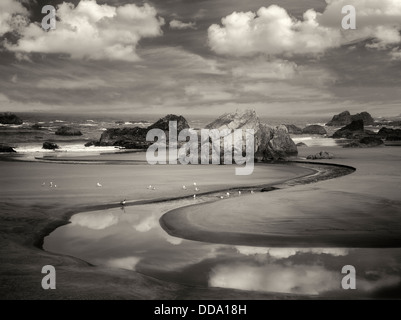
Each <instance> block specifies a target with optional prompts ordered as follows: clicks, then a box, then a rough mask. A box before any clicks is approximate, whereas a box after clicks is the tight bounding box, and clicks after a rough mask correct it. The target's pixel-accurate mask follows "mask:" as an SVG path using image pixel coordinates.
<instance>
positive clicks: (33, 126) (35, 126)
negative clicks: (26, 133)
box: [31, 123, 42, 130]
mask: <svg viewBox="0 0 401 320" xmlns="http://www.w3.org/2000/svg"><path fill="white" fill-rule="evenodd" d="M31 128H32V129H34V130H40V129H42V126H41V125H40V124H39V123H35V124H33V125H32V126H31Z"/></svg>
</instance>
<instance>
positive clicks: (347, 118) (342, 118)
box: [326, 111, 375, 127]
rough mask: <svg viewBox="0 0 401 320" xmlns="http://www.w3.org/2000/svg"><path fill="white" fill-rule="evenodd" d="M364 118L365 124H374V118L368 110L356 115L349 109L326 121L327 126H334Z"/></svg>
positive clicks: (344, 124)
mask: <svg viewBox="0 0 401 320" xmlns="http://www.w3.org/2000/svg"><path fill="white" fill-rule="evenodd" d="M356 120H362V121H363V123H364V125H365V126H367V125H372V124H374V122H375V121H374V119H373V118H372V116H371V115H370V114H369V113H368V112H365V111H364V112H361V113H357V114H354V115H351V114H350V113H349V111H344V112H341V113H340V114H337V115H335V116H333V118H332V119H331V121H329V122H328V123H326V126H334V127H342V126H346V125H348V124H350V123H351V122H352V121H356Z"/></svg>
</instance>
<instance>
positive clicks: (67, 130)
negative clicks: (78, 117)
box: [56, 126, 82, 136]
mask: <svg viewBox="0 0 401 320" xmlns="http://www.w3.org/2000/svg"><path fill="white" fill-rule="evenodd" d="M56 134H57V135H59V136H82V132H81V131H79V130H78V129H75V128H72V127H67V126H62V127H60V128H58V129H57V131H56Z"/></svg>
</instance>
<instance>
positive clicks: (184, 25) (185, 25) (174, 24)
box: [170, 19, 196, 30]
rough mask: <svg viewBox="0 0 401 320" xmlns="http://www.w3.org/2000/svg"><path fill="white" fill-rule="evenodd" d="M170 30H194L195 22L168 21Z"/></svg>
mask: <svg viewBox="0 0 401 320" xmlns="http://www.w3.org/2000/svg"><path fill="white" fill-rule="evenodd" d="M170 28H171V29H178V30H185V29H196V23H195V22H182V21H179V20H176V19H174V20H171V21H170Z"/></svg>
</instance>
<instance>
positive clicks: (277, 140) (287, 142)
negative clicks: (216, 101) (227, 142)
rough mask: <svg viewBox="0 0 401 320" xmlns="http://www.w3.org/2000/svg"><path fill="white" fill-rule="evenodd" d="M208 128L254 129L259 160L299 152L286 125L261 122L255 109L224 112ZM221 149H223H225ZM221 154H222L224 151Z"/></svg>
mask: <svg viewBox="0 0 401 320" xmlns="http://www.w3.org/2000/svg"><path fill="white" fill-rule="evenodd" d="M206 129H218V130H219V131H222V130H224V129H229V130H235V129H253V130H254V143H255V159H256V160H259V161H267V160H275V159H280V158H286V157H288V156H293V155H297V154H298V150H297V147H296V145H295V143H294V141H293V140H292V139H291V137H290V135H289V134H288V130H287V127H286V126H285V125H280V126H276V127H273V126H269V125H267V124H263V123H261V122H260V120H259V117H258V116H257V115H256V112H255V111H254V110H246V111H243V112H238V111H237V112H235V113H227V114H224V115H222V116H220V117H219V118H217V119H216V120H215V121H213V122H212V123H210V124H208V125H207V126H206ZM243 134H245V130H243ZM220 145H223V144H222V143H221V144H220ZM244 147H245V146H243V149H244ZM221 150H222V151H223V149H221ZM220 154H221V155H222V152H221V153H220Z"/></svg>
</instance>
